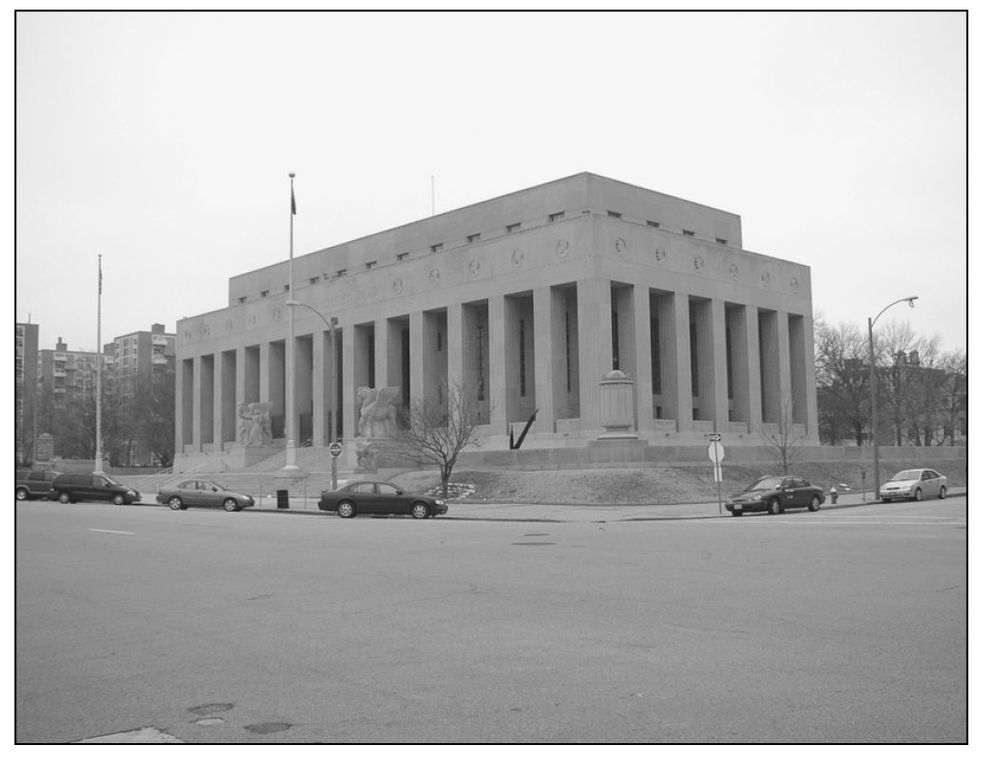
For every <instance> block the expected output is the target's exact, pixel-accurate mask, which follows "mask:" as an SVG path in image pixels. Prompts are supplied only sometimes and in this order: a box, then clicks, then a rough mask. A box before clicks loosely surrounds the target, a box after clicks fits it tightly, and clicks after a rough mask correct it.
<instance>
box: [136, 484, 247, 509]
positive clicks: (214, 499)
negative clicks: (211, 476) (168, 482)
mask: <svg viewBox="0 0 988 764" xmlns="http://www.w3.org/2000/svg"><path fill="white" fill-rule="evenodd" d="M156 498H157V501H158V503H159V504H167V505H168V506H169V507H171V508H172V509H185V508H186V507H223V509H225V510H226V511H227V512H239V511H240V510H241V509H243V508H244V507H253V506H254V497H253V496H248V495H247V494H245V493H240V492H239V491H231V490H230V489H229V488H224V487H223V486H221V485H220V484H219V483H216V482H214V481H212V480H205V479H203V478H196V479H194V480H183V481H182V482H181V483H179V484H178V485H175V486H172V487H170V488H162V489H161V490H160V491H158V495H157V497H156Z"/></svg>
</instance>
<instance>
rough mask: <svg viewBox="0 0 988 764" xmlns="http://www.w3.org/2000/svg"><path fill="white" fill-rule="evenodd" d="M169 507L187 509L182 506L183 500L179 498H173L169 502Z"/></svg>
mask: <svg viewBox="0 0 988 764" xmlns="http://www.w3.org/2000/svg"><path fill="white" fill-rule="evenodd" d="M168 506H169V507H171V508H172V509H185V507H183V506H182V500H181V499H180V498H179V497H178V496H172V497H171V498H170V499H169V500H168Z"/></svg>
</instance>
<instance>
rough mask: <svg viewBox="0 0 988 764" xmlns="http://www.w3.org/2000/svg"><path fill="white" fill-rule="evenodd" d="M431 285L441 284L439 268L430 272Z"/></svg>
mask: <svg viewBox="0 0 988 764" xmlns="http://www.w3.org/2000/svg"><path fill="white" fill-rule="evenodd" d="M429 283H430V284H438V283H439V269H438V268H433V269H432V270H431V271H429Z"/></svg>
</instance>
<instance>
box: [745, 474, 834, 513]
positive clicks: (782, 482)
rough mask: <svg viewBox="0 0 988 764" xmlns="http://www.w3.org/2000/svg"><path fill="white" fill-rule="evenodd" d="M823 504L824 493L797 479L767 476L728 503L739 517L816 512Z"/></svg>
mask: <svg viewBox="0 0 988 764" xmlns="http://www.w3.org/2000/svg"><path fill="white" fill-rule="evenodd" d="M821 504H823V489H822V488H821V487H820V486H818V485H813V484H812V483H810V482H809V481H808V480H805V479H803V478H801V477H795V476H793V475H782V476H778V475H766V476H764V477H761V478H759V479H758V480H756V481H755V482H754V483H752V484H751V485H749V486H748V487H747V488H745V489H744V490H743V491H741V492H740V493H738V494H735V495H734V496H732V497H730V498H729V499H728V500H727V508H728V509H729V510H730V512H731V514H732V515H734V516H735V517H740V516H741V515H742V514H744V513H745V512H768V513H769V514H770V515H778V514H781V513H782V512H785V511H786V510H787V509H792V508H793V507H806V508H807V509H809V510H810V512H816V511H817V510H818V509H820V505H821Z"/></svg>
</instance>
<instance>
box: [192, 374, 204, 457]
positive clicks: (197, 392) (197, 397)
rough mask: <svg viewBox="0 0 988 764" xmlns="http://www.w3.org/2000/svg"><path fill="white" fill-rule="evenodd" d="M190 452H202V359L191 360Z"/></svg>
mask: <svg viewBox="0 0 988 764" xmlns="http://www.w3.org/2000/svg"><path fill="white" fill-rule="evenodd" d="M192 390H193V394H192V450H193V451H195V452H201V451H202V357H201V356H198V355H197V356H195V357H193V359H192Z"/></svg>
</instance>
